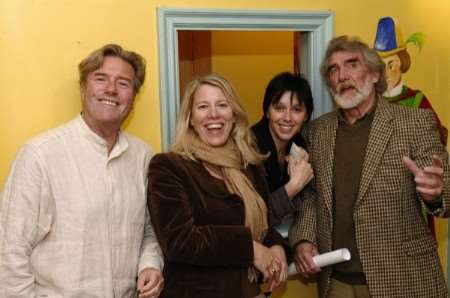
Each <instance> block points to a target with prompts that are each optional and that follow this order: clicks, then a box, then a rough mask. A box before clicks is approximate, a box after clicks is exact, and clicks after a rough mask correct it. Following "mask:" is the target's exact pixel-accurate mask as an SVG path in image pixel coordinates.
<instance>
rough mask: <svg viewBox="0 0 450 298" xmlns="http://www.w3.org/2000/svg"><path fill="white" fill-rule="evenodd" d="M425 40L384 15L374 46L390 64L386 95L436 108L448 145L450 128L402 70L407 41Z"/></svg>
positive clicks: (407, 61)
mask: <svg viewBox="0 0 450 298" xmlns="http://www.w3.org/2000/svg"><path fill="white" fill-rule="evenodd" d="M423 41H424V36H423V34H422V33H413V34H412V35H411V36H409V37H408V39H407V40H406V42H405V40H404V39H403V35H402V31H401V29H400V26H399V24H398V22H397V20H396V19H394V18H392V17H384V18H381V19H380V20H379V21H378V27H377V34H376V37H375V44H374V49H375V50H376V51H377V52H378V54H379V55H380V57H381V59H383V62H384V63H385V64H386V80H387V83H388V86H387V90H386V92H385V93H384V94H383V97H384V99H385V100H387V101H389V102H392V103H396V104H401V105H404V106H409V107H416V108H423V109H430V110H432V111H433V114H434V117H435V118H436V122H437V124H438V129H439V135H440V138H441V142H442V143H443V144H444V145H446V144H447V135H448V131H447V129H446V128H445V127H444V126H442V125H441V122H440V120H439V118H438V116H437V114H436V112H435V111H434V110H433V108H432V106H431V103H430V101H429V100H428V99H427V97H426V96H425V94H423V92H422V91H420V90H414V89H412V88H410V87H408V86H406V85H405V84H404V83H403V80H402V74H403V73H406V72H407V71H408V70H409V68H410V66H411V56H410V55H409V53H408V49H407V45H408V44H410V43H412V44H414V45H416V46H418V47H419V50H420V49H421V48H422V44H423ZM424 215H425V217H426V219H427V222H428V226H429V228H430V230H431V232H432V233H433V235H434V236H435V235H436V233H435V227H434V220H433V217H432V216H431V215H429V214H426V212H424Z"/></svg>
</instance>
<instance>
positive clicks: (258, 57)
mask: <svg viewBox="0 0 450 298" xmlns="http://www.w3.org/2000/svg"><path fill="white" fill-rule="evenodd" d="M293 39H294V34H293V33H292V32H267V31H261V32H249V31H228V32H227V31H216V32H214V31H213V33H212V50H211V52H212V57H211V60H212V61H211V62H212V63H211V64H212V70H213V72H216V73H219V74H221V75H223V76H224V77H225V78H227V79H228V80H229V81H230V82H231V83H232V84H233V86H234V87H235V88H236V90H237V92H238V94H239V96H240V98H241V102H242V104H243V106H244V108H245V109H246V111H247V112H248V114H249V119H250V123H255V122H257V121H258V120H259V119H261V116H262V101H263V98H264V90H265V88H266V86H267V83H268V82H269V81H270V80H271V79H272V77H273V76H274V75H276V74H278V73H280V72H282V71H293V66H294V61H293V59H294V58H293V52H294V40H293Z"/></svg>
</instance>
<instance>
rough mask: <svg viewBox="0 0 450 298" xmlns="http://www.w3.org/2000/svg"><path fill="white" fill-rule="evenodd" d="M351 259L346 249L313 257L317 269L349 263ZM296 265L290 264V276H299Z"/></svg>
mask: <svg viewBox="0 0 450 298" xmlns="http://www.w3.org/2000/svg"><path fill="white" fill-rule="evenodd" d="M350 259H351V255H350V251H349V250H348V249H346V248H341V249H336V250H333V251H330V252H327V253H323V254H320V255H317V256H314V257H313V262H314V264H316V266H317V267H320V268H322V267H326V266H330V265H334V264H337V263H341V262H345V261H349V260H350ZM297 273H298V272H297V268H296V267H295V263H291V264H289V267H288V275H295V274H297Z"/></svg>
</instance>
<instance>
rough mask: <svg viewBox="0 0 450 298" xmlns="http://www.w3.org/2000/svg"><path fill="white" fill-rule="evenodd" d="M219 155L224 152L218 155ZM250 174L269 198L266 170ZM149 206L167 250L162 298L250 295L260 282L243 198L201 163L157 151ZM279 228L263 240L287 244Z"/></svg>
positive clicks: (152, 171) (157, 233)
mask: <svg viewBox="0 0 450 298" xmlns="http://www.w3.org/2000/svg"><path fill="white" fill-rule="evenodd" d="M218 158H220V157H218ZM246 174H247V175H248V177H249V178H250V180H251V181H252V182H253V183H254V186H255V188H256V189H257V191H258V192H259V193H260V195H261V196H262V197H263V198H264V199H266V198H267V196H268V187H267V184H266V182H265V180H264V177H263V176H262V172H261V171H259V170H258V169H257V168H256V167H254V166H250V167H248V169H247V172H246ZM148 183H149V193H148V205H149V210H150V213H151V218H152V223H153V226H154V228H155V233H156V235H157V237H158V240H159V242H160V245H161V248H162V250H163V253H164V258H165V266H164V272H163V273H164V279H165V287H164V290H163V292H162V294H161V296H160V297H161V298H166V297H170V298H175V297H176V298H203V297H204V298H206V297H208V298H211V297H214V298H221V297H223V298H229V297H233V298H240V297H242V298H247V297H254V296H256V295H257V294H258V293H259V286H258V285H257V284H251V283H250V282H249V280H248V277H247V272H248V268H249V266H250V265H251V264H252V263H253V244H252V237H251V233H250V230H249V229H248V228H246V227H244V222H245V215H244V205H243V203H242V200H241V198H240V197H238V196H237V195H233V194H230V193H229V192H228V190H227V188H226V186H225V184H224V182H223V181H222V180H219V179H217V178H214V177H213V176H211V175H210V174H209V173H208V171H207V170H206V169H205V168H204V167H203V165H202V164H201V163H198V162H194V161H190V160H186V159H184V158H183V157H181V156H180V155H177V154H174V153H163V154H158V155H156V156H154V157H153V158H152V160H151V163H150V168H149V182H148ZM283 241H284V240H283V239H282V237H281V236H280V235H279V234H278V232H276V231H275V230H274V229H269V231H268V233H267V236H266V238H265V240H264V243H265V244H266V245H267V246H271V245H274V244H283V243H284V242H283Z"/></svg>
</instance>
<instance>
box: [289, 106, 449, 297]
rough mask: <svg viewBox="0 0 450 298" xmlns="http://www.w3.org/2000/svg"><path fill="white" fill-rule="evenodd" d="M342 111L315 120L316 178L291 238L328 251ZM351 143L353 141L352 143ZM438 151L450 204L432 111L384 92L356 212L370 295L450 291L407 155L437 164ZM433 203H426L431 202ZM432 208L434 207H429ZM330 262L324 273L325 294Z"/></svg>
mask: <svg viewBox="0 0 450 298" xmlns="http://www.w3.org/2000/svg"><path fill="white" fill-rule="evenodd" d="M337 113H338V112H337V111H334V112H331V113H328V114H326V115H324V116H322V117H320V118H318V119H316V120H315V121H313V122H312V123H311V127H310V128H309V129H308V133H307V135H308V137H307V139H308V140H307V142H308V149H309V155H310V162H311V164H312V166H313V169H314V174H315V178H314V181H312V189H313V190H314V191H311V192H309V193H308V194H305V197H306V198H305V200H304V202H303V203H302V205H301V206H300V209H299V212H298V214H297V216H296V219H295V221H294V224H293V225H292V226H291V229H290V231H289V237H290V242H291V245H296V244H297V243H299V241H302V240H307V241H311V242H313V243H315V244H316V245H317V246H318V249H319V251H320V252H321V253H323V252H327V251H330V250H331V248H332V243H331V241H332V231H333V185H332V182H333V177H332V176H333V161H334V144H335V138H336V129H337V125H338V120H337ZM349 146H351V144H349ZM432 154H436V155H438V156H439V157H440V158H441V159H442V160H443V163H444V188H443V192H442V195H441V197H442V202H443V206H442V208H439V209H437V210H433V214H434V215H437V216H448V214H449V209H450V170H449V165H448V154H447V152H446V151H445V148H443V146H442V145H441V143H440V141H439V134H438V131H437V129H436V125H435V122H434V120H433V115H432V113H431V112H430V111H425V110H421V109H413V108H408V107H404V106H399V105H393V104H390V103H387V102H385V101H382V100H379V101H378V103H377V107H376V111H375V116H374V119H373V122H372V127H371V131H370V134H369V141H368V144H367V149H366V155H365V159H364V164H363V170H362V174H361V180H360V181H359V182H355V183H359V192H358V197H357V200H356V203H355V207H354V211H353V214H349V216H353V219H354V224H355V233H356V235H355V236H356V244H357V247H358V251H359V254H360V258H361V263H362V267H363V271H364V273H365V276H366V280H367V285H368V288H369V291H370V294H371V297H380V298H386V297H448V296H449V295H448V290H447V288H446V285H445V280H444V275H443V272H442V268H441V266H440V262H439V258H438V254H437V244H436V242H435V240H434V239H433V237H432V235H431V233H430V231H429V229H428V227H427V224H426V222H425V220H424V218H423V215H422V206H425V205H424V203H423V201H422V200H421V198H420V195H418V193H417V192H416V190H415V183H414V177H413V175H412V174H411V173H410V172H409V171H408V170H407V168H406V167H405V166H404V165H403V163H402V156H405V155H406V156H409V157H411V159H413V160H414V161H415V162H416V163H417V164H418V166H419V167H424V166H427V165H431V156H432ZM425 207H426V206H425ZM429 211H430V212H431V210H429ZM330 274H331V268H324V269H323V270H322V272H321V273H320V276H319V281H318V286H319V293H320V297H326V294H327V291H328V289H329V284H330Z"/></svg>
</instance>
